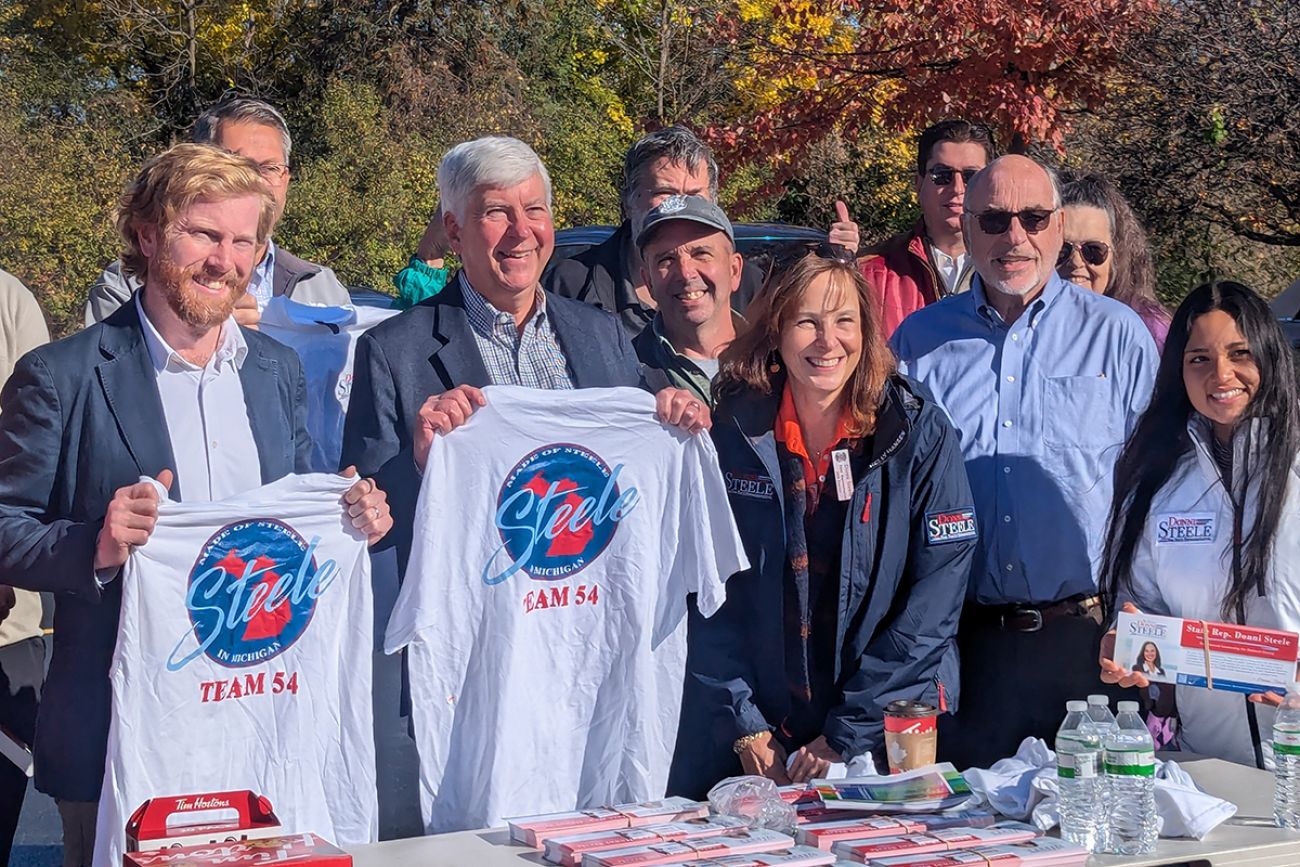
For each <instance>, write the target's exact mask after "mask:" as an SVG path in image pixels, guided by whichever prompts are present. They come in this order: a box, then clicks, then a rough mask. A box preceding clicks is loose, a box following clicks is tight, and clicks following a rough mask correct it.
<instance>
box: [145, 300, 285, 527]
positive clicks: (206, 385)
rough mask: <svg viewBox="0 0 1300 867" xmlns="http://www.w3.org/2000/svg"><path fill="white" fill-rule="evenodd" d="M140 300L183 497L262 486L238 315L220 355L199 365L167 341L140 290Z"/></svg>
mask: <svg viewBox="0 0 1300 867" xmlns="http://www.w3.org/2000/svg"><path fill="white" fill-rule="evenodd" d="M135 304H136V307H137V309H138V310H139V312H140V322H141V325H142V326H143V329H144V342H145V345H146V346H147V347H148V348H149V357H150V359H151V360H152V361H153V367H154V370H155V371H156V373H157V375H158V379H157V382H158V396H159V397H160V398H162V407H163V416H164V417H165V418H166V420H167V436H168V439H170V440H171V444H172V455H173V456H174V457H175V459H176V466H175V467H173V468H172V469H173V470H174V471H175V473H176V480H177V482H178V484H179V485H180V489H181V496H182V497H183V498H184V499H185V500H186V501H187V502H199V501H206V500H223V499H225V498H226V497H233V496H236V495H238V494H243V493H245V492H247V491H251V490H252V489H253V488H256V487H258V486H260V485H261V484H262V473H261V462H260V461H258V459H257V443H256V442H255V441H254V440H253V429H252V427H251V425H250V424H249V422H248V408H247V406H246V405H245V403H244V386H243V383H242V382H240V380H239V368H240V367H241V366H242V365H243V363H244V358H245V357H246V356H247V355H248V344H247V343H246V342H245V341H244V335H243V334H242V333H241V332H240V330H239V326H238V325H236V324H235V320H234V317H231V318H229V319H227V320H226V321H225V323H224V324H223V325H222V326H221V337H220V338H219V340H218V344H217V351H216V353H215V354H213V356H212V358H211V359H209V360H208V363H207V364H206V365H204V366H203V367H199V366H197V365H194V364H191V363H190V362H188V361H186V360H185V359H184V358H182V357H181V356H180V354H179V353H177V352H176V351H175V350H173V349H172V348H171V347H170V346H168V345H167V342H166V341H165V340H163V338H162V335H161V334H159V333H158V329H156V328H155V327H154V325H153V323H152V322H150V321H149V317H148V316H147V315H146V314H145V311H144V305H142V304H141V303H140V295H139V293H137V294H136V297H135ZM157 469H158V470H161V469H163V468H162V467H158V468H157ZM173 493H174V492H173Z"/></svg>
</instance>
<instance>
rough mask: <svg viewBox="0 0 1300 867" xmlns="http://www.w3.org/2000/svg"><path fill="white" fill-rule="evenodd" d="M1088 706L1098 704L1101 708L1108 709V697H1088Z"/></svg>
mask: <svg viewBox="0 0 1300 867" xmlns="http://www.w3.org/2000/svg"><path fill="white" fill-rule="evenodd" d="M1088 704H1099V705H1101V706H1102V707H1110V696H1108V695H1090V696H1088Z"/></svg>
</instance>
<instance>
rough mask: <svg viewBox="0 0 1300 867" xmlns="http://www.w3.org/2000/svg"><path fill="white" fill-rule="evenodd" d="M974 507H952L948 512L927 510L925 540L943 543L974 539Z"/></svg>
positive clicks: (929, 542) (930, 542) (938, 543)
mask: <svg viewBox="0 0 1300 867" xmlns="http://www.w3.org/2000/svg"><path fill="white" fill-rule="evenodd" d="M977 535H978V532H977V531H976V529H975V510H974V509H951V510H949V511H946V512H927V513H926V516H925V541H926V544H929V545H942V544H944V543H945V542H956V541H959V540H961V539H974V538H975V537H976V536H977Z"/></svg>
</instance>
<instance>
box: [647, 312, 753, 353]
mask: <svg viewBox="0 0 1300 867" xmlns="http://www.w3.org/2000/svg"><path fill="white" fill-rule="evenodd" d="M663 326H664V317H663V314H662V313H658V312H656V313H655V318H654V319H651V320H650V333H651V334H653V335H654V338H655V341H656V342H657V343H658V344H659V348H660V349H661V350H663V351H664V352H665V353H667V354H668V357H670V358H672V357H676V358H681V359H685V360H686V361H690V362H694V361H696V360H697V359H694V358H691V357H690V356H688V355H683V354H682V353H680V352H678V351H677V347H675V346H673V342H672V341H671V340H669V339H668V337H667V336H666V335H665V334H664V327H663ZM731 327H732V328H733V329H734V330H735V332H736V336H737V337H739V336H740V335H741V334H743V333H744V331H745V329H747V328H748V327H749V323H748V322H746V321H745V317H744V316H741V315H740V314H739V313H737V312H736V311H735V310H732V311H731ZM714 360H715V361H716V360H717V358H716V356H715V358H714Z"/></svg>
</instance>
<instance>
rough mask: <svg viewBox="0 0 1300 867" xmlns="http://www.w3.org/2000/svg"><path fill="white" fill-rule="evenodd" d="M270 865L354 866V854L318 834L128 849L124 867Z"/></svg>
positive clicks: (295, 866)
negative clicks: (148, 848)
mask: <svg viewBox="0 0 1300 867" xmlns="http://www.w3.org/2000/svg"><path fill="white" fill-rule="evenodd" d="M266 864H277V865H278V864H293V865H294V867H297V865H300V864H301V865H310V867H351V865H352V856H351V855H349V854H348V853H346V852H344V851H343V850H342V849H339V848H337V847H335V846H331V845H330V844H329V843H326V842H325V841H324V840H322V839H321V838H320V837H317V836H316V835H315V834H294V835H293V836H292V837H263V838H261V839H258V840H239V841H237V842H233V843H206V844H203V845H200V846H182V847H180V848H176V849H155V850H154V851H152V852H127V853H126V854H125V855H123V856H122V865H123V867H216V865H221V867H260V865H266Z"/></svg>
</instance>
